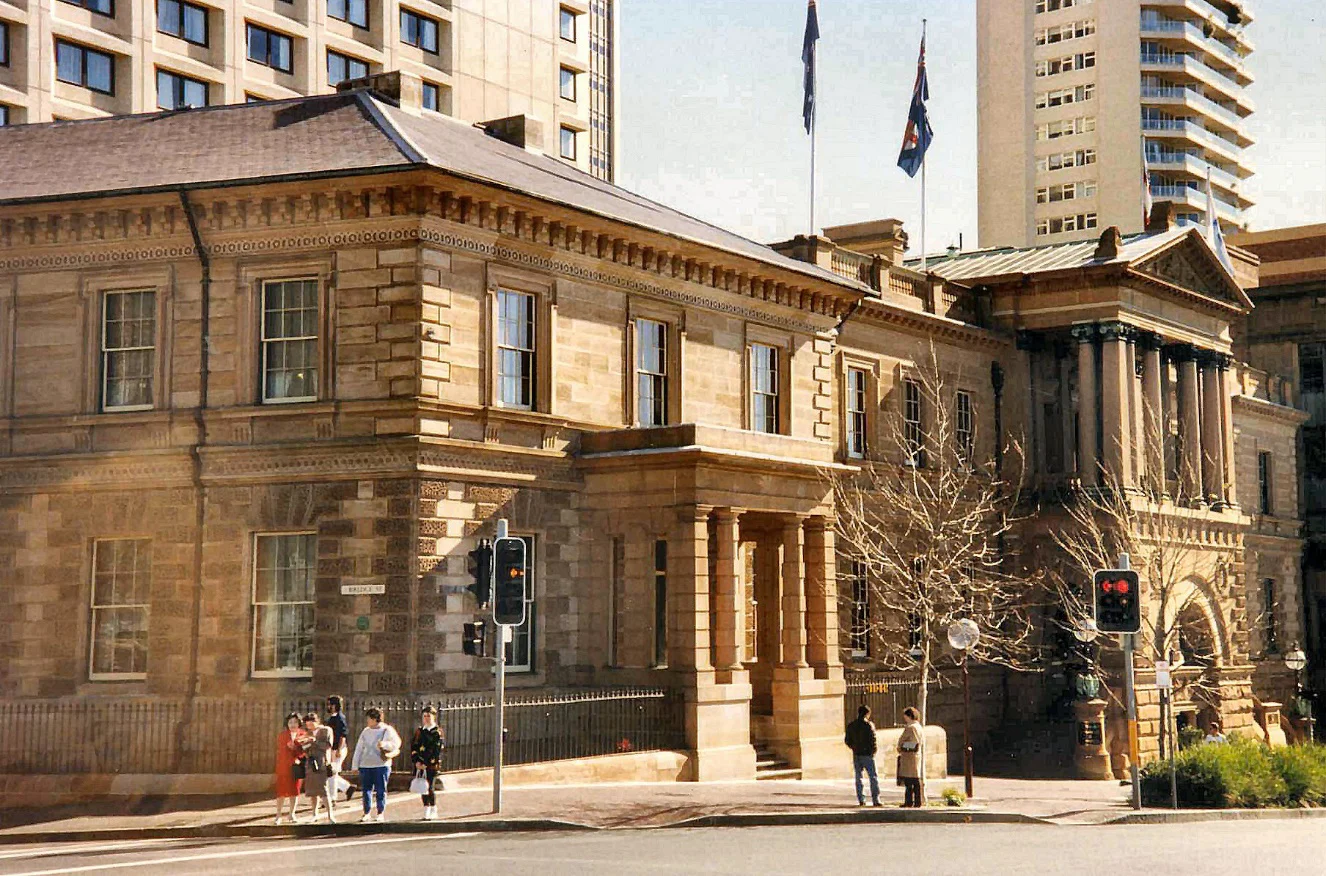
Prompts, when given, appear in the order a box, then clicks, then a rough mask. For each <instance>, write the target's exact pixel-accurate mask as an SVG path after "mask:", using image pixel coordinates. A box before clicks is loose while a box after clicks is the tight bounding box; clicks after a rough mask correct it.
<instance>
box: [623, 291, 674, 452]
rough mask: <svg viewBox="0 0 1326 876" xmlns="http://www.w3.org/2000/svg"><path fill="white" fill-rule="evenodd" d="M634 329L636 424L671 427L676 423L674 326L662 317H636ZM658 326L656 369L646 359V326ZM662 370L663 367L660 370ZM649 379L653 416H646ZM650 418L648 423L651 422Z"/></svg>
mask: <svg viewBox="0 0 1326 876" xmlns="http://www.w3.org/2000/svg"><path fill="white" fill-rule="evenodd" d="M632 322H633V323H634V328H633V337H632V340H633V341H634V345H633V355H632V357H631V358H632V360H633V362H634V367H633V369H632V370H633V373H634V375H635V385H634V388H635V398H634V401H635V420H634V423H635V425H636V426H639V427H641V428H646V429H652V428H657V427H660V426H669V425H672V423H673V417H672V387H671V383H672V374H671V371H672V368H671V365H672V353H673V351H672V346H673V345H672V341H671V337H670V336H671V335H672V327H671V326H670V325H669V324H668V323H667V322H665V321H663V320H661V319H651V318H649V317H644V316H640V317H636V318H635V319H634V320H632ZM647 327H649V328H655V329H656V330H657V331H656V337H657V339H658V343H657V344H656V345H655V346H654V350H655V351H656V355H657V357H658V362H657V364H656V365H655V368H654V370H651V369H650V368H648V367H646V363H645V361H644V359H643V357H644V354H645V345H644V340H645V329H646V328H647ZM657 369H661V370H657ZM646 381H648V382H649V384H650V385H651V391H650V392H649V393H648V395H649V398H650V399H651V400H652V405H651V408H650V416H648V417H646V416H645V397H646V393H645V391H644V390H645V385H646ZM647 420H648V422H647Z"/></svg>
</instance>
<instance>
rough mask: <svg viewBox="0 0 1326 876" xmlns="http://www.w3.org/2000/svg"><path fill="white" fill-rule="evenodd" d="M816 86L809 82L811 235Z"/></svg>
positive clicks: (813, 225) (813, 210) (816, 113)
mask: <svg viewBox="0 0 1326 876" xmlns="http://www.w3.org/2000/svg"><path fill="white" fill-rule="evenodd" d="M814 51H815V50H814V49H813V48H812V49H811V52H812V53H813V52H814ZM818 88H819V84H818V83H811V95H812V97H811V104H810V234H811V236H812V237H814V236H815V234H816V231H815V228H816V225H815V128H816V125H815V121H816V118H815V117H816V116H818V115H819V112H817V110H819V107H818V106H816V103H817V101H816V100H815V99H814V95H815V92H816V90H817V89H818Z"/></svg>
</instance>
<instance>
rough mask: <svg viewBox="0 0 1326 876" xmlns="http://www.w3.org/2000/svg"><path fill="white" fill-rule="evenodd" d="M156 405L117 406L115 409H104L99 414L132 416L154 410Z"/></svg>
mask: <svg viewBox="0 0 1326 876" xmlns="http://www.w3.org/2000/svg"><path fill="white" fill-rule="evenodd" d="M155 407H156V406H155V405H117V406H116V407H113V408H102V409H101V410H100V411H99V413H102V414H132V413H136V412H141V411H150V410H153V409H154V408H155Z"/></svg>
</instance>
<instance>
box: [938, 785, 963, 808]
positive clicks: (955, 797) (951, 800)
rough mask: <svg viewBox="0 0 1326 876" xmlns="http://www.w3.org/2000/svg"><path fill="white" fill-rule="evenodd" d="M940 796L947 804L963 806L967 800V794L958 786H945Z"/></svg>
mask: <svg viewBox="0 0 1326 876" xmlns="http://www.w3.org/2000/svg"><path fill="white" fill-rule="evenodd" d="M940 796H941V797H943V798H944V805H945V806H961V805H962V804H963V803H966V802H967V795H966V794H964V793H962V792H961V791H959V790H958V789H957V788H945V789H944V792H943V793H942V794H940Z"/></svg>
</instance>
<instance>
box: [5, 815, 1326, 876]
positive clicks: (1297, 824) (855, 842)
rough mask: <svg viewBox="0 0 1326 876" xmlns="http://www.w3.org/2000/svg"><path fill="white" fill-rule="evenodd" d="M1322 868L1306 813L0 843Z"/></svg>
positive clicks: (135, 867) (1325, 840)
mask: <svg viewBox="0 0 1326 876" xmlns="http://www.w3.org/2000/svg"><path fill="white" fill-rule="evenodd" d="M1324 862H1326V824H1323V823H1322V822H1321V821H1318V820H1307V819H1304V820H1301V821H1265V820H1264V821H1223V822H1209V823H1201V824H1186V825H1144V826H1095V827H1055V826H1043V825H917V824H899V825H859V826H834V825H827V826H813V827H747V828H722V829H686V830H681V829H668V830H643V831H642V830H621V831H602V832H596V833H521V834H453V835H450V836H436V837H435V836H419V835H391V836H377V837H359V838H346V839H337V838H333V837H326V838H318V839H307V840H295V839H289V840H286V839H275V840H256V839H250V840H197V841H181V840H148V841H121V842H101V843H63V844H49V845H40V846H37V845H29V846H0V874H4V876H64V874H77V873H89V874H98V873H119V874H124V876H128V874H134V873H142V874H144V876H149V874H152V876H155V874H160V873H164V872H170V873H189V874H211V873H215V874H225V876H234V874H237V873H246V874H259V873H261V874H263V876H267V874H285V873H290V874H314V873H326V872H339V873H346V874H350V873H353V874H361V876H408V874H415V873H419V874H451V873H457V874H460V873H464V874H485V876H489V874H491V876H499V874H500V876H507V874H511V876H519V874H534V876H563V874H567V876H594V874H613V876H619V874H623V873H645V874H649V873H711V874H712V873H717V874H738V873H757V874H762V876H775V874H802V873H814V874H827V873H835V874H836V873H844V874H847V873H850V874H858V873H899V874H907V876H928V874H942V876H955V874H959V876H968V874H982V873H997V874H1021V873H1027V874H1037V876H1050V874H1060V873H1064V874H1072V876H1095V874H1102V876H1104V874H1108V876H1125V874H1133V873H1137V874H1147V876H1153V874H1157V873H1162V874H1163V873H1195V874H1200V876H1225V874H1231V876H1233V874H1238V876H1245V874H1249V873H1256V874H1258V876H1271V874H1282V873H1283V874H1293V876H1305V874H1319V873H1323V872H1326V863H1324Z"/></svg>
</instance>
